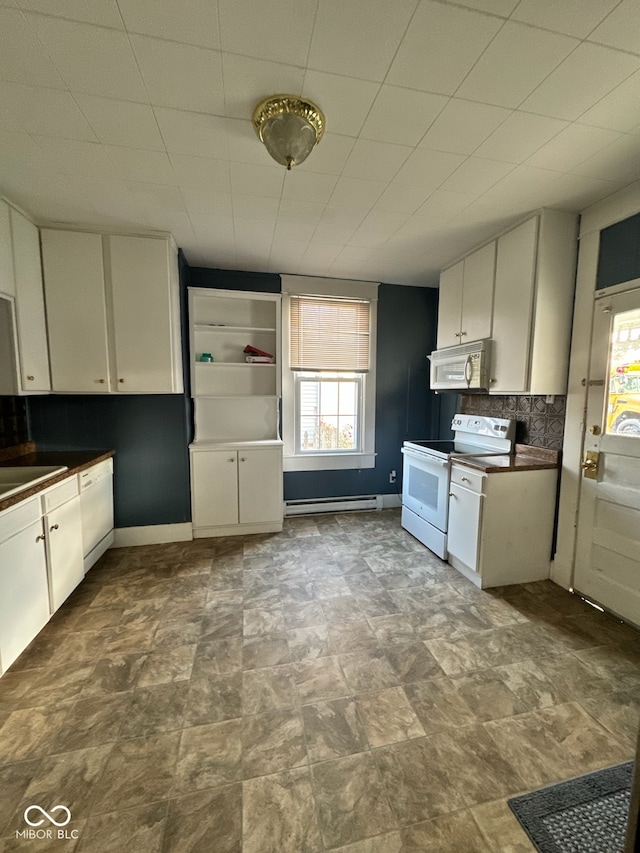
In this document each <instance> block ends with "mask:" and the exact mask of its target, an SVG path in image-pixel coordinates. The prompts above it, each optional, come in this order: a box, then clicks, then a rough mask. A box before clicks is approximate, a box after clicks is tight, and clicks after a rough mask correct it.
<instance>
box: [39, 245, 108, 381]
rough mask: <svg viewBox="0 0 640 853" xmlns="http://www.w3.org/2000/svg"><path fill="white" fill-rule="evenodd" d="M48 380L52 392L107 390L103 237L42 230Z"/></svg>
mask: <svg viewBox="0 0 640 853" xmlns="http://www.w3.org/2000/svg"><path fill="white" fill-rule="evenodd" d="M41 238H42V262H43V271H44V290H45V295H46V298H47V320H48V326H49V349H50V359H51V385H52V388H53V390H54V391H64V392H85V393H95V392H98V391H104V392H107V391H108V390H109V359H108V355H107V311H106V304H105V288H104V267H103V261H102V237H101V236H100V234H85V233H82V232H78V231H56V230H52V229H43V230H42V233H41Z"/></svg>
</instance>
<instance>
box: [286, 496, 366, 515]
mask: <svg viewBox="0 0 640 853" xmlns="http://www.w3.org/2000/svg"><path fill="white" fill-rule="evenodd" d="M378 509H382V495H356V496H354V497H347V498H308V499H306V500H299V501H285V502H284V514H285V516H287V515H316V514H317V513H319V512H355V511H356V510H358V511H359V512H363V511H364V510H378Z"/></svg>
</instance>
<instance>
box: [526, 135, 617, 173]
mask: <svg viewBox="0 0 640 853" xmlns="http://www.w3.org/2000/svg"><path fill="white" fill-rule="evenodd" d="M619 137H620V134H619V133H617V132H616V131H615V130H605V129H604V128H601V127H587V126H586V125H580V124H571V125H569V127H567V128H565V130H563V131H561V132H560V133H559V134H558V135H557V136H555V137H554V138H553V139H552V140H550V141H549V142H547V144H546V145H543V146H542V148H540V149H539V150H538V151H536V153H535V154H533V155H532V156H531V157H529V159H528V160H527V165H529V166H539V167H540V168H542V169H551V170H555V171H557V172H568V171H570V170H571V169H574V168H575V167H576V166H577V165H579V164H580V163H582V162H583V161H584V160H586V159H587V157H591V156H592V155H593V154H595V153H597V152H598V151H601V150H602V149H603V148H605V147H606V146H607V145H610V144H611V143H612V142H615V140H616V139H619Z"/></svg>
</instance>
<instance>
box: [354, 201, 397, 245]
mask: <svg viewBox="0 0 640 853" xmlns="http://www.w3.org/2000/svg"><path fill="white" fill-rule="evenodd" d="M408 218H409V216H408V214H406V213H397V212H393V211H389V210H373V211H372V212H371V213H370V214H369V215H368V216H367V217H366V218H365V219H364V221H363V222H362V225H360V227H359V228H358V229H357V230H356V231H355V232H354V233H353V235H352V236H351V238H350V239H349V245H352V246H370V247H373V248H375V247H376V246H378V245H379V244H380V243H382V242H385V241H386V240H388V239H389V237H391V236H392V235H393V234H395V233H396V231H397V230H398V228H400V227H401V226H402V225H403V224H404V223H405V222H406V221H407V219H408Z"/></svg>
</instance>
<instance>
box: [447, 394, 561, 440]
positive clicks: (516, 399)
mask: <svg viewBox="0 0 640 853" xmlns="http://www.w3.org/2000/svg"><path fill="white" fill-rule="evenodd" d="M566 408H567V398H566V397H565V396H556V397H555V398H554V400H553V403H547V402H546V397H539V396H532V395H528V394H523V395H520V394H517V395H516V394H509V395H505V396H498V395H495V396H494V395H493V394H462V396H461V398H460V411H461V412H462V413H463V414H465V415H490V416H493V417H495V418H515V419H516V421H517V424H516V442H517V443H518V444H531V445H534V446H535V447H546V448H548V449H549V450H562V438H563V435H564V421H565V414H566Z"/></svg>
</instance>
